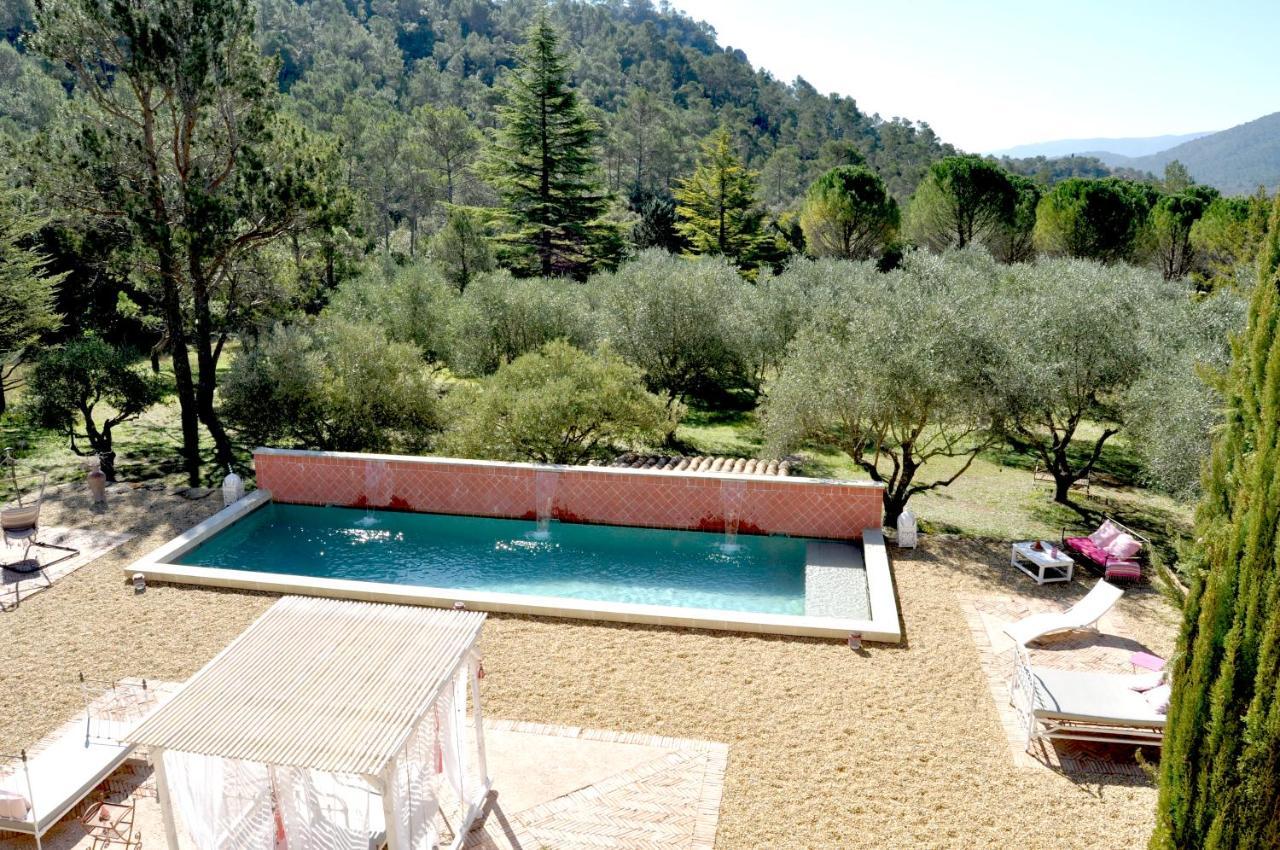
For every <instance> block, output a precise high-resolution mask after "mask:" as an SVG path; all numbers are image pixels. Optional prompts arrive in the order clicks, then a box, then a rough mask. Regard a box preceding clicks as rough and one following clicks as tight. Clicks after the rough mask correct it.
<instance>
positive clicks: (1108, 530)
mask: <svg viewBox="0 0 1280 850" xmlns="http://www.w3.org/2000/svg"><path fill="white" fill-rule="evenodd" d="M1120 534H1121V531H1120V528H1119V526H1117V525H1116V524H1115V523H1114V522H1112V521H1111V520H1109V519H1108V520H1103V522H1102V525H1100V526H1098V530H1097V531H1095V532H1094V533H1093V534H1090V535H1089V539H1090V540H1092V541H1093V543H1094V545H1095V546H1098V547H1100V548H1102V549H1106V548H1107V547H1108V546H1109V545H1110V544H1111V541H1112V540H1115V539H1116V538H1117V537H1119V536H1120Z"/></svg>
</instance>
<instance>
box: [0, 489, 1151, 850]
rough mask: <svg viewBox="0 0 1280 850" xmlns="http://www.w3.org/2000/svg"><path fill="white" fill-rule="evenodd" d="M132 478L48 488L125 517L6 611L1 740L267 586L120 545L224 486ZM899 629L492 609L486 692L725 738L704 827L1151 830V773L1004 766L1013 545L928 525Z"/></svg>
mask: <svg viewBox="0 0 1280 850" xmlns="http://www.w3.org/2000/svg"><path fill="white" fill-rule="evenodd" d="M217 499H218V495H217V494H214V495H213V496H210V497H209V498H208V499H204V500H200V501H195V502H188V501H186V500H184V499H181V498H179V497H176V496H171V495H166V494H165V493H163V492H162V491H151V490H145V489H139V490H132V491H128V492H126V493H117V494H113V500H112V510H111V511H110V512H109V513H108V514H93V513H91V512H89V510H88V505H87V503H86V502H85V500H84V498H83V496H81V495H80V494H79V492H78V491H70V492H63V493H60V494H57V495H56V496H55V498H54V499H53V501H52V502H51V503H50V505H49V513H48V514H47V515H46V522H48V523H51V524H61V525H77V526H88V525H92V526H94V527H101V528H111V529H115V530H132V531H134V532H136V533H138V535H139V536H138V537H137V538H135V539H134V540H132V541H130V542H129V543H127V544H125V545H124V546H122V547H120V548H119V549H116V550H114V551H113V552H111V553H109V554H108V555H106V556H104V557H102V558H101V559H99V560H98V561H96V562H94V563H92V564H90V565H89V566H87V567H84V568H83V569H81V570H80V571H79V572H77V573H76V574H74V575H72V576H70V577H68V578H66V579H63V580H62V581H61V582H59V583H58V585H57V586H56V587H54V589H52V590H50V591H48V592H46V593H43V594H40V595H39V596H36V597H33V598H32V599H30V600H29V601H27V602H24V603H23V605H22V607H21V608H20V609H19V610H18V611H16V612H13V613H9V614H0V638H3V640H4V644H5V646H6V648H7V653H6V660H5V663H4V664H3V665H0V704H2V705H3V710H2V711H0V752H4V751H12V750H14V749H15V748H18V747H21V746H29V745H30V744H31V743H33V742H34V741H36V740H37V739H39V737H40V736H41V735H43V734H44V733H45V732H47V731H48V730H50V729H52V728H54V727H55V726H57V725H58V724H59V723H61V722H63V721H64V720H65V719H66V718H68V717H70V716H72V715H73V714H74V713H75V712H76V710H77V708H78V707H79V693H78V691H77V690H76V688H75V685H74V680H75V673H76V672H77V671H78V670H81V669H84V670H88V671H92V672H93V674H94V675H95V676H99V677H107V676H124V675H141V676H147V677H152V678H156V679H170V680H179V679H183V678H185V677H187V676H189V675H190V674H191V673H192V672H194V671H195V670H196V669H197V668H198V667H199V666H200V665H201V664H203V663H204V662H205V661H206V660H208V658H210V657H211V656H212V655H213V654H214V653H215V652H216V651H217V650H218V649H220V648H221V647H222V646H224V645H225V644H226V643H227V642H228V641H229V640H230V639H231V638H232V637H234V636H235V635H236V634H238V633H239V632H240V631H241V630H242V629H243V628H244V627H245V625H247V624H248V623H249V622H250V621H252V620H253V618H254V617H255V616H257V614H258V613H260V612H261V611H262V610H263V609H264V608H265V607H266V606H267V605H269V604H270V602H271V601H272V598H271V597H268V596H264V595H255V594H246V593H239V592H230V591H215V590H201V589H195V588H186V587H167V586H153V587H151V588H149V589H148V590H147V592H146V593H145V594H143V595H141V596H135V595H134V594H133V592H132V590H131V589H129V588H128V587H127V586H126V584H125V583H124V579H123V577H122V574H121V572H120V567H121V566H122V565H123V564H127V563H128V562H129V561H130V560H132V559H133V558H136V557H138V556H139V555H141V554H143V553H145V552H146V551H148V550H149V549H151V548H153V547H155V546H157V545H159V544H160V543H162V542H164V541H165V540H167V539H169V538H170V537H172V536H174V535H175V534H176V533H178V532H179V531H180V530H182V529H184V528H186V527H188V526H190V525H191V524H194V523H195V522H197V521H198V520H199V519H201V518H203V517H204V516H207V515H208V514H210V513H212V512H213V511H214V510H216V509H217V508H218V507H219V503H218V502H217ZM894 569H895V576H896V581H897V587H898V594H899V604H900V606H901V609H902V615H903V619H904V624H905V629H906V634H907V642H906V643H904V644H903V645H902V646H898V647H882V646H868V647H867V648H866V649H864V650H863V651H862V652H853V651H851V650H849V649H848V647H846V646H845V645H844V644H841V643H835V642H827V641H818V640H804V639H797V638H780V637H754V636H743V635H735V634H725V633H708V632H695V631H682V630H671V629H662V628H653V627H642V626H627V625H619V624H590V623H584V622H579V621H558V620H548V619H533V618H522V617H506V616H497V615H495V616H492V617H491V619H490V622H489V624H488V625H487V626H486V629H485V637H484V650H485V667H486V669H487V671H488V674H489V675H488V677H487V678H486V679H485V680H484V693H485V699H486V712H487V713H488V714H490V715H491V716H495V717H508V718H515V719H521V720H530V721H536V722H543V723H557V724H572V725H583V726H591V727H597V728H607V729H615V730H625V731H636V732H644V733H650V734H661V735H670V736H678V737H689V738H702V739H711V740H718V741H723V742H726V743H728V744H729V745H730V755H729V769H728V774H727V776H726V787H725V793H724V801H723V805H722V808H721V818H720V830H719V833H718V839H717V847H719V848H762V847H770V848H772V847H812V848H826V847H832V848H835V847H848V846H860V847H868V848H917V847H939V848H942V847H946V848H952V847H957V848H959V847H975V848H977V847H982V848H987V847H1010V848H1013V847H1017V848H1054V850H1062V849H1064V848H1100V850H1101V848H1107V850H1111V848H1128V847H1140V846H1145V839H1146V835H1147V833H1148V831H1149V830H1150V828H1151V826H1152V823H1153V815H1152V807H1153V805H1154V802H1155V791H1154V789H1153V788H1152V787H1151V786H1150V785H1149V784H1147V783H1145V782H1134V781H1132V780H1116V779H1106V780H1104V781H1102V782H1100V783H1084V782H1080V781H1078V780H1073V779H1071V778H1068V777H1065V776H1061V775H1057V774H1055V773H1053V772H1051V771H1049V770H1047V769H1042V768H1037V769H1022V770H1018V769H1015V768H1014V767H1013V766H1012V762H1011V758H1010V754H1009V750H1008V744H1007V743H1006V740H1005V737H1004V733H1003V731H1002V729H1001V727H1000V725H999V720H998V717H997V714H996V708H995V706H994V705H993V703H992V699H991V696H990V693H989V691H988V688H987V682H986V680H985V679H984V677H983V673H982V671H981V669H980V667H979V663H978V656H977V653H976V650H975V649H974V646H973V643H972V641H971V639H970V637H969V634H968V631H967V629H966V626H965V621H964V618H963V616H962V613H961V609H960V606H959V603H958V601H957V596H958V595H973V594H988V593H989V594H1007V593H1026V594H1030V593H1035V594H1043V595H1045V596H1048V597H1052V598H1060V599H1062V601H1064V602H1066V601H1070V600H1071V599H1074V598H1077V597H1078V596H1079V595H1080V594H1081V592H1082V590H1083V587H1082V585H1080V584H1079V583H1076V584H1074V585H1073V586H1072V587H1070V588H1063V587H1053V588H1035V587H1034V586H1033V585H1031V584H1030V582H1029V581H1028V580H1026V579H1025V578H1024V577H1022V576H1021V574H1012V573H1011V570H1010V568H1009V566H1008V550H1007V549H1006V548H1004V546H1001V545H998V544H991V543H976V542H968V541H957V540H948V539H941V538H934V539H932V540H929V541H927V543H926V545H925V546H924V548H923V549H921V550H919V551H917V552H915V553H912V554H909V555H906V556H899V557H896V558H895V563H894ZM1120 606H1121V609H1122V611H1123V612H1124V613H1125V614H1126V616H1127V620H1128V621H1129V622H1130V623H1131V624H1133V625H1134V628H1135V629H1136V630H1137V631H1138V632H1139V633H1138V634H1134V635H1132V637H1134V638H1136V639H1138V640H1140V641H1141V642H1143V643H1145V644H1147V645H1148V646H1150V647H1151V648H1153V649H1155V650H1156V651H1160V652H1167V651H1168V650H1169V648H1170V645H1171V642H1172V639H1173V636H1174V632H1175V625H1174V624H1175V616H1174V614H1173V612H1172V611H1171V610H1169V609H1168V607H1167V606H1166V605H1165V604H1164V603H1163V602H1162V601H1161V600H1160V599H1159V598H1158V597H1157V596H1156V595H1155V594H1154V593H1152V592H1149V591H1148V592H1138V593H1130V594H1128V595H1126V597H1125V598H1124V599H1123V600H1122V601H1121V603H1120Z"/></svg>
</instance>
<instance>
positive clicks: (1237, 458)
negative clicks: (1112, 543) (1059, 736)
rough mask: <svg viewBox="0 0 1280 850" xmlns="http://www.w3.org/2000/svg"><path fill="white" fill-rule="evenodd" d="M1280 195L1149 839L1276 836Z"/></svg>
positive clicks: (1179, 848)
mask: <svg viewBox="0 0 1280 850" xmlns="http://www.w3.org/2000/svg"><path fill="white" fill-rule="evenodd" d="M1278 223H1280V201H1277V203H1276V206H1275V208H1274V210H1273V214H1272V233H1271V236H1270V239H1269V241H1270V245H1269V246H1268V249H1267V250H1266V251H1264V253H1263V258H1262V261H1261V262H1260V264H1259V283H1258V286H1257V288H1256V290H1255V291H1254V295H1253V301H1252V304H1251V305H1250V310H1249V322H1248V327H1247V329H1246V331H1245V333H1244V334H1243V336H1241V337H1240V338H1239V339H1237V340H1236V341H1235V343H1234V357H1233V365H1232V368H1231V371H1230V373H1229V375H1228V378H1227V382H1226V396H1227V399H1226V400H1227V419H1226V425H1225V427H1224V429H1223V431H1222V433H1221V435H1220V436H1219V437H1218V440H1217V443H1216V445H1215V447H1214V454H1213V459H1212V461H1211V463H1210V466H1209V469H1208V471H1207V473H1206V476H1205V495H1204V499H1203V501H1202V502H1201V505H1200V508H1199V510H1198V512H1197V515H1196V535H1195V539H1196V549H1195V558H1194V559H1193V563H1194V564H1196V566H1197V571H1196V572H1197V574H1196V575H1195V576H1193V579H1192V584H1191V590H1190V593H1189V594H1188V596H1187V600H1186V603H1185V606H1184V612H1183V625H1182V633H1181V635H1180V637H1179V644H1178V649H1179V651H1178V655H1177V657H1176V659H1175V662H1174V665H1173V674H1172V675H1173V699H1172V704H1171V705H1170V707H1169V716H1168V723H1167V731H1166V733H1165V743H1164V753H1163V755H1162V757H1161V767H1160V799H1159V804H1158V809H1157V826H1156V832H1155V835H1154V836H1153V837H1152V839H1151V847H1152V848H1153V850H1184V848H1193V847H1194V848H1197V850H1237V848H1239V850H1244V848H1261V847H1280V549H1278V548H1277V545H1278V544H1280V535H1278V534H1277V520H1278V518H1280V238H1278V237H1277V234H1276V232H1275V227H1276V224H1278Z"/></svg>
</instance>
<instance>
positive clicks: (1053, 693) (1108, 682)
mask: <svg viewBox="0 0 1280 850" xmlns="http://www.w3.org/2000/svg"><path fill="white" fill-rule="evenodd" d="M1031 677H1032V680H1033V681H1034V682H1035V689H1036V692H1035V706H1034V708H1033V712H1034V714H1035V716H1036V717H1037V718H1040V719H1042V720H1069V721H1075V722H1078V723H1098V724H1102V725H1111V726H1140V727H1144V728H1146V727H1150V728H1154V729H1160V728H1163V727H1164V724H1165V715H1163V714H1161V713H1159V712H1157V711H1156V710H1155V708H1153V707H1152V705H1151V702H1150V701H1149V700H1148V699H1147V698H1146V697H1145V696H1144V695H1143V694H1142V693H1139V692H1138V691H1135V690H1133V688H1132V685H1133V683H1134V681H1135V679H1136V678H1137V677H1135V676H1130V675H1124V674H1116V673H1092V672H1087V671H1083V670H1057V669H1054V668H1051V667H1032V668H1031Z"/></svg>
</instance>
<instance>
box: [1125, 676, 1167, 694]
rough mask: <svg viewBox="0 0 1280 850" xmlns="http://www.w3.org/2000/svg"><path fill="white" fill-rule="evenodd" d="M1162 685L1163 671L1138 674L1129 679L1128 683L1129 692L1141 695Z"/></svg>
mask: <svg viewBox="0 0 1280 850" xmlns="http://www.w3.org/2000/svg"><path fill="white" fill-rule="evenodd" d="M1163 684H1164V671H1163V670H1155V671H1153V672H1151V673H1139V674H1138V675H1136V676H1132V677H1131V681H1130V682H1129V690H1131V691H1137V692H1138V693H1142V692H1144V691H1149V690H1152V689H1153V688H1158V687H1160V686H1161V685H1163Z"/></svg>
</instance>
